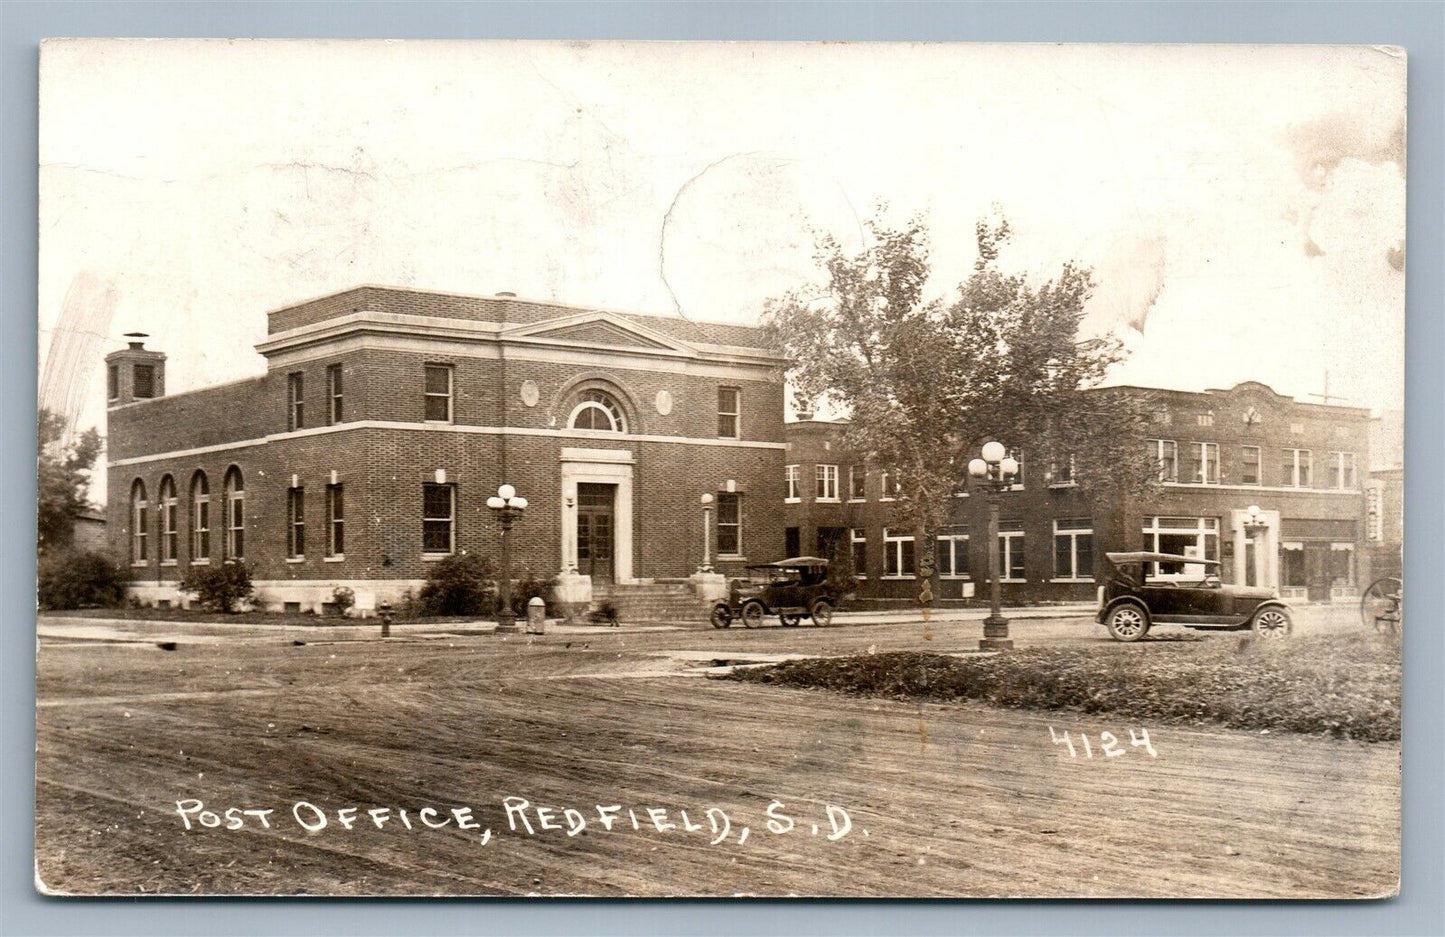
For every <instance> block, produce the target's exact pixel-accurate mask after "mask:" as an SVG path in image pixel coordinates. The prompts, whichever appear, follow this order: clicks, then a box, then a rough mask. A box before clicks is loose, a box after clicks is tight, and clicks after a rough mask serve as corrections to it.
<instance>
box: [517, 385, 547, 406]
mask: <svg viewBox="0 0 1445 937" xmlns="http://www.w3.org/2000/svg"><path fill="white" fill-rule="evenodd" d="M541 396H542V393H541V391H539V390H537V382H536V381H523V382H522V403H524V404H526V405H527V406H529V407H535V406H536V405H537V401H538V400H539V399H541Z"/></svg>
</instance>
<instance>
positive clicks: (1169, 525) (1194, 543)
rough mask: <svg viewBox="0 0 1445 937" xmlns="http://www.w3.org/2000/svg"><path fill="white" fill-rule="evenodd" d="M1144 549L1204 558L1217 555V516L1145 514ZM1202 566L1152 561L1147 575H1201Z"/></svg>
mask: <svg viewBox="0 0 1445 937" xmlns="http://www.w3.org/2000/svg"><path fill="white" fill-rule="evenodd" d="M1144 550H1145V551H1146V552H1148V553H1172V554H1174V555H1175V556H1193V557H1199V558H1201V559H1206V560H1217V559H1219V518H1217V517H1146V518H1144ZM1204 571H1205V567H1204V566H1202V565H1194V564H1185V563H1151V564H1150V570H1149V575H1150V576H1183V577H1186V578H1191V577H1192V578H1202V577H1203V575H1204Z"/></svg>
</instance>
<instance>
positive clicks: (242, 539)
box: [223, 465, 246, 560]
mask: <svg viewBox="0 0 1445 937" xmlns="http://www.w3.org/2000/svg"><path fill="white" fill-rule="evenodd" d="M224 487H225V489H226V491H225V495H226V506H225V510H226V517H225V525H224V526H225V531H226V539H225V542H224V544H223V549H224V552H225V558H226V559H228V560H239V559H243V558H244V557H245V556H246V485H245V483H244V482H243V481H242V480H241V470H240V469H239V468H237V467H236V466H234V465H233V466H231V467H230V468H229V469H227V470H226V483H225V486H224Z"/></svg>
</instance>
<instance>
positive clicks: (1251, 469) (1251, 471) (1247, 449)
mask: <svg viewBox="0 0 1445 937" xmlns="http://www.w3.org/2000/svg"><path fill="white" fill-rule="evenodd" d="M1239 483H1240V484H1241V485H1258V484H1259V483H1260V479H1259V447H1258V446H1244V447H1243V449H1242V450H1241V453H1240V457H1239Z"/></svg>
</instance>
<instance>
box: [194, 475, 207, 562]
mask: <svg viewBox="0 0 1445 937" xmlns="http://www.w3.org/2000/svg"><path fill="white" fill-rule="evenodd" d="M195 498H196V500H195V503H194V504H193V505H192V507H191V562H192V563H194V562H196V561H197V560H207V561H209V560H210V558H211V497H210V495H209V494H206V493H203V492H200V491H197V492H196V496H195Z"/></svg>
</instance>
